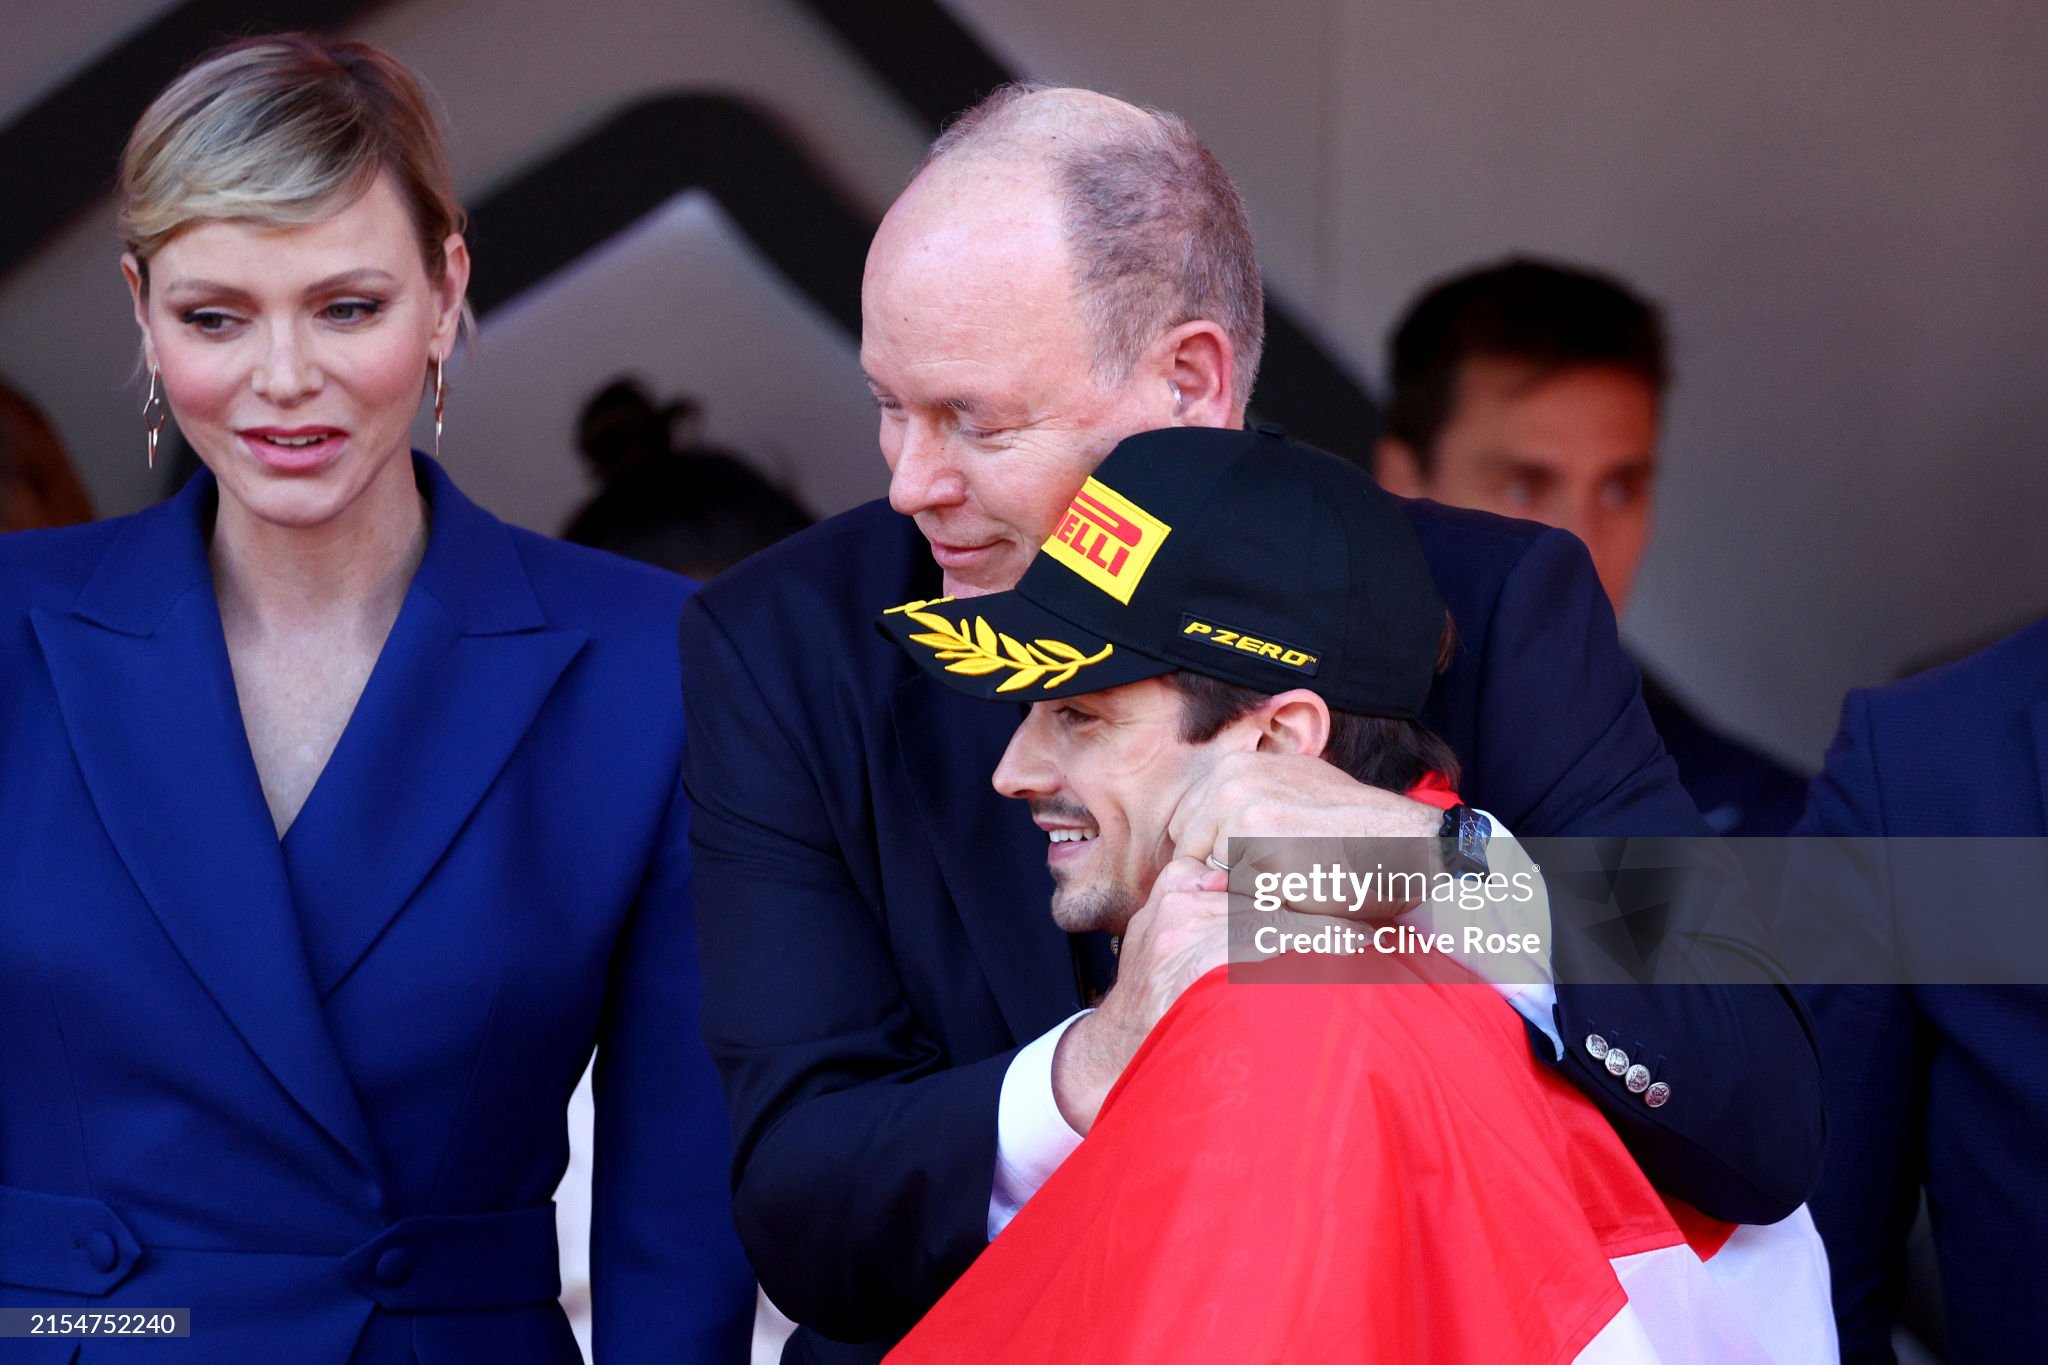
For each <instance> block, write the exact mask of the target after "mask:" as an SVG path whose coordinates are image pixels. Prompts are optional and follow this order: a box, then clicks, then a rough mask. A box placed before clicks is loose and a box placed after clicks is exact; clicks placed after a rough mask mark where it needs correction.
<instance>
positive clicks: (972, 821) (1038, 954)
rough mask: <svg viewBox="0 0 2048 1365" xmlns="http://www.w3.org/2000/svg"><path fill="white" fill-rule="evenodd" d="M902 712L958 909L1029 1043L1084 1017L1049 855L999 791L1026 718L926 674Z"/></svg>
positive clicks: (906, 691) (906, 757)
mask: <svg viewBox="0 0 2048 1365" xmlns="http://www.w3.org/2000/svg"><path fill="white" fill-rule="evenodd" d="M892 711H893V716H894V720H895V725H896V734H897V740H898V744H899V747H900V749H901V752H902V755H903V762H904V765H905V768H906V769H907V773H908V778H909V786H910V789H911V791H912V793H913V794H914V799H915V800H916V803H917V808H918V812H919V814H920V815H921V816H922V817H923V824H924V829H925V833H926V836H927V837H928V838H929V839H930V841H931V846H932V854H933V856H934V857H935V858H936V859H937V860H938V864H939V870H940V872H941V874H942V875H943V876H944V878H945V882H946V888H947V890H949V891H950V892H952V895H953V904H954V905H955V906H956V907H957V908H958V910H959V912H960V917H961V919H962V920H963V921H965V925H966V929H967V936H968V940H969V942H971V943H972V944H973V945H974V951H975V955H976V956H977V957H978V958H979V959H980V961H981V968H982V972H983V974H984V975H986V976H987V978H988V982H989V986H990V988H991V989H992V990H993V991H994V993H995V997H996V1003H997V1005H998V1006H999V1007H1000V1008H1001V1010H1002V1012H1003V1020H1004V1022H1005V1023H1007V1024H1008V1025H1009V1026H1010V1032H1011V1033H1012V1034H1013V1035H1014V1036H1015V1037H1016V1038H1018V1039H1019V1040H1022V1039H1028V1038H1034V1037H1036V1036H1038V1035H1039V1034H1041V1033H1043V1032H1045V1030H1047V1029H1048V1028H1051V1027H1052V1026H1053V1025H1054V1024H1056V1023H1058V1022H1059V1021H1060V1020H1061V1019H1063V1018H1065V1017H1066V1016H1067V1015H1069V1014H1071V1013H1073V1011H1074V1009H1075V1008H1076V999H1077V995H1078V992H1077V990H1076V988H1075V982H1074V962H1073V953H1072V950H1071V948H1070V947H1069V946H1068V943H1067V936H1066V934H1064V933H1062V932H1061V931H1060V929H1059V927H1058V926H1057V925H1055V924H1054V923H1053V922H1052V914H1051V911H1050V909H1049V905H1050V902H1051V898H1052V878H1051V876H1050V875H1049V874H1048V873H1047V872H1046V870H1045V846H1044V840H1043V838H1042V837H1041V836H1040V835H1039V834H1038V831H1037V829H1036V827H1034V826H1033V825H1032V824H1031V823H1030V821H1029V820H1028V819H1027V818H1026V816H1025V813H1024V810H1023V807H1022V806H1021V805H1020V804H1019V803H1018V802H1015V801H1005V800H1004V799H1002V798H1001V797H999V796H997V795H996V794H995V793H994V792H993V791H991V790H990V789H989V776H990V775H991V774H992V773H994V772H995V768H996V762H997V760H999V759H1000V758H1001V757H1002V756H1003V749H1004V747H1005V746H1006V745H1007V744H1008V743H1009V740H1010V735H1011V733H1012V732H1013V731H1014V730H1015V729H1016V728H1017V721H1018V718H1019V710H1018V709H1017V708H1014V707H1008V706H997V705H994V704H992V703H989V702H983V701H976V700H973V699H972V698H968V697H963V696H960V695H959V694H958V693H955V692H952V691H950V690H949V689H947V688H945V687H944V686H942V685H940V684H939V683H937V682H934V681H933V680H932V679H930V678H928V677H926V676H925V675H924V674H922V673H913V674H912V675H911V677H910V678H909V679H908V680H907V681H906V682H904V683H903V684H902V685H901V686H900V687H898V688H897V689H896V692H895V695H894V697H893V698H892Z"/></svg>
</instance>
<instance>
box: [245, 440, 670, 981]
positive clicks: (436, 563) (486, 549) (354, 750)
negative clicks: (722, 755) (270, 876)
mask: <svg viewBox="0 0 2048 1365" xmlns="http://www.w3.org/2000/svg"><path fill="white" fill-rule="evenodd" d="M422 469H423V471H424V473H425V476H426V477H425V479H424V483H425V486H426V487H427V490H428V494H429V499H430V501H431V503H432V508H433V525H432V530H431V533H430V535H429V539H428V543H427V552H426V555H425V557H424V558H423V559H422V560H421V563H420V568H419V572H418V573H417V574H415V575H414V577H413V581H412V585H411V587H410V588H409V589H408V591H407V593H406V598H405V603H404V605H403V607H402V608H401V609H400V611H399V615H398V620H397V622H396V623H395V624H394V625H393V626H392V629H391V636H390V638H389V639H388V640H386V641H385V644H384V649H383V652H382V653H381V654H380V655H379V656H378V659H377V666H376V668H375V670H374V671H373V672H372V673H371V675H370V680H369V682H368V683H367V684H366V685H365V686H364V688H363V695H362V698H361V700H359V701H358V702H357V703H356V709H355V714H354V715H353V716H351V717H350V719H349V723H348V728H347V729H346V730H345V731H343V733H342V737H341V741H340V743H339V744H338V745H337V746H336V747H335V751H334V755H333V757H332V758H330V759H329V760H328V762H327V767H326V768H325V769H324V770H323V771H322V772H321V774H320V780H319V782H318V783H317V784H316V785H315V787H314V788H313V792H312V795H311V796H309V797H308V798H307V800H306V805H305V807H304V809H303V810H301V811H300V813H299V817H298V819H297V820H295V821H293V823H292V827H291V829H290V830H289V831H288V832H287V834H286V836H285V841H284V854H285V863H286V869H287V874H288V876H289V877H290V881H291V887H292V893H293V896H294V897H295V899H296V901H297V903H298V905H299V908H300V918H301V919H302V920H303V921H304V923H305V925H306V952H307V957H308V960H309V962H310V963H311V967H312V974H313V982H314V986H315V988H316V989H317V990H318V992H319V993H320V995H321V996H322V997H323V998H324V997H325V996H326V995H328V994H329V993H331V992H332V991H333V990H334V988H335V987H336V986H337V985H338V984H340V982H341V981H342V979H343V978H344V977H346V976H347V975H348V973H349V972H350V971H351V970H352V969H353V968H354V967H355V965H356V963H357V962H359V961H360V960H361V959H362V957H363V955H364V954H365V953H367V952H368V951H369V950H370V948H371V946H372V945H373V944H374V943H375V942H376V941H377V939H378V938H379V937H380V936H382V934H383V933H384V931H385V930H386V929H387V928H388V927H389V926H390V925H391V923H392V921H393V920H395V919H396V918H397V917H398V915H399V913H400V912H401V911H402V910H404V908H405V906H406V905H407V903H408V902H409V901H410V900H411V898H412V895H413V893H414V891H416V890H417V889H418V888H419V885H420V883H421V882H423V881H425V880H426V878H427V875H428V874H429V873H430V872H432V871H433V869H434V867H435V865H436V864H437V863H439V862H440V860H441V856H442V854H444V853H445V852H446V851H447V849H448V846H449V844H450V843H451V842H453V840H454V838H455V836H456V834H457V833H458V832H459V831H460V830H461V829H462V827H463V825H464V824H465V823H467V821H468V820H469V817H470V814H471V812H472V811H474V810H475V809H476V806H477V803H478V802H480V801H481V800H482V799H483V796H484V793H485V792H486V791H487V790H489V788H490V786H491V783H492V782H493V781H494V780H495V779H496V777H497V775H498V773H499V771H500V770H501V769H502V768H503V767H504V766H505V763H506V760H507V759H509V758H510V757H511V755H512V752H513V750H514V749H515V748H517V747H518V744H519V742H520V740H521V739H522V738H523V737H524V736H525V735H526V732H527V730H528V729H529V728H530V727H531V726H532V724H533V722H534V719H535V717H537V716H538V715H539V713H540V710H541V706H542V704H543V703H544V702H545V701H546V700H547V697H548V694H549V693H550V692H551V691H552V690H553V688H554V686H555V684H556V682H557V681H558V680H559V679H560V678H561V676H562V673H563V671H564V670H565V669H566V668H567V667H568V666H569V662H570V660H571V659H573V658H575V656H576V654H577V653H578V652H579V651H580V650H581V649H582V648H583V646H584V644H585V640H586V637H585V636H584V635H583V634H582V633H581V632H580V631H568V630H549V629H547V628H546V626H547V619H546V616H545V615H544V614H543V612H542V609H541V605H540V603H539V601H538V599H537V598H536V597H535V596H534V592H533V588H532V585H531V583H530V582H529V581H528V579H527V576H526V569H525V565H524V564H523V563H522V562H521V560H520V558H519V556H518V553H517V551H516V549H515V548H514V546H513V544H512V535H511V532H510V531H509V530H508V529H507V528H506V527H505V526H504V524H503V523H501V522H499V521H498V520H496V519H495V518H493V517H491V516H490V515H489V514H488V513H486V512H484V511H483V510H482V509H480V508H479V507H477V506H476V504H474V503H472V502H470V501H469V499H468V498H466V497H464V496H463V495H462V494H461V493H460V492H459V491H458V490H457V489H456V488H455V486H454V485H453V484H452V483H451V482H449V480H448V478H447V476H446V475H445V474H443V473H442V472H441V470H440V468H439V466H437V465H434V464H433V463H432V462H431V461H426V460H424V459H422ZM678 704H679V705H680V703H678Z"/></svg>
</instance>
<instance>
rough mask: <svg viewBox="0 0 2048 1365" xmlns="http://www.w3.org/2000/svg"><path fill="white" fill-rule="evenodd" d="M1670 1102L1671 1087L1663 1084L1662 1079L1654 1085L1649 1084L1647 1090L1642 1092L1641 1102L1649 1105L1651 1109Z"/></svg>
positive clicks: (1661, 1106)
mask: <svg viewBox="0 0 2048 1365" xmlns="http://www.w3.org/2000/svg"><path fill="white" fill-rule="evenodd" d="M1670 1102H1671V1087H1670V1086H1668V1085H1666V1084H1664V1082H1662V1081H1658V1082H1657V1083H1656V1084H1655V1085H1653V1086H1651V1087H1650V1088H1649V1089H1648V1090H1646V1091H1644V1092H1643V1103H1644V1104H1647V1105H1649V1106H1650V1107H1651V1108H1652V1109H1662V1108H1663V1107H1664V1106H1665V1105H1667V1104H1669V1103H1670Z"/></svg>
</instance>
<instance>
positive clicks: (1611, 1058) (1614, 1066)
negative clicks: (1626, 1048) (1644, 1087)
mask: <svg viewBox="0 0 2048 1365" xmlns="http://www.w3.org/2000/svg"><path fill="white" fill-rule="evenodd" d="M1626 1070H1628V1054H1627V1053H1626V1052H1623V1051H1622V1050H1621V1049H1620V1048H1618V1047H1615V1048H1609V1049H1608V1050H1607V1074H1608V1075H1610V1076H1619V1075H1620V1074H1621V1073H1622V1072H1624V1071H1626Z"/></svg>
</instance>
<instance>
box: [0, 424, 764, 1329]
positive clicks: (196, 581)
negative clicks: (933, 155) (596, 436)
mask: <svg viewBox="0 0 2048 1365" xmlns="http://www.w3.org/2000/svg"><path fill="white" fill-rule="evenodd" d="M415 458H416V460H417V472H418V477H419V479H420V482H421V486H422V488H423V489H424V491H425V492H426V493H427V495H428V498H429V500H430V503H431V509H432V510H431V532H430V538H429V541H428V545H427V549H426V553H425V557H424V559H423V561H422V563H421V564H420V567H419V571H418V574H417V575H416V576H415V578H414V579H413V582H412V585H411V588H410V589H409V590H408V592H407V594H406V597H405V601H404V605H403V608H402V609H401V611H400V612H399V615H398V620H397V623H396V625H395V626H394V627H393V628H392V631H391V635H390V638H389V640H388V641H387V642H386V644H385V646H384V650H383V653H382V655H381V656H380V657H379V658H378V660H377V664H376V669H375V671H374V673H373V674H372V675H371V677H370V680H369V683H368V685H367V686H366V687H365V688H364V690H363V694H362V697H361V700H360V701H359V702H358V703H357V706H356V710H355V713H354V715H353V716H352V717H351V719H350V721H349V724H348V728H347V730H346V732H345V733H344V734H343V735H342V738H341V742H340V744H339V746H338V747H337V748H336V749H335V752H334V756H333V758H332V759H331V760H330V761H329V763H328V765H327V767H326V769H325V771H324V772H322V774H321V775H320V779H319V783H318V785H317V786H316V787H315V788H314V790H313V792H312V795H311V796H310V798H309V799H308V800H307V802H306V804H305V807H304V809H303V811H302V812H301V813H300V815H299V817H298V819H297V820H296V821H295V822H294V823H293V825H292V826H291V828H290V830H289V831H288V833H287V834H286V837H285V838H284V839H283V840H282V841H280V840H279V839H278V837H277V834H276V831H275V829H274V827H273V825H272V823H271V819H270V815H269V812H268V810H267V809H266V807H265V805H264V801H263V794H262V791H261V789H260V787H259V785H258V781H257V775H256V769H255V765H254V763H253V762H252V760H251V758H250V754H249V746H248V742H247V739H246V736H245V733H244V730H243V726H242V719H241V714H240V711H239V709H238V707H237V704H236V697H235V684H234V679H233V677H232V675H231V674H230V671H229V665H228V656H227V651H226V647H225V645H224V643H223V639H222V634H221V625H220V617H219V613H218V611H217V609H216V605H215V599H214V594H213V590H212V587H213V585H212V578H211V574H210V571H209V569H208V564H207V557H206V549H205V543H204V536H205V531H206V528H207V527H208V526H209V525H210V523H211V519H212V509H213V507H214V505H215V500H216V488H215V485H214V482H213V480H212V478H211V477H210V476H209V475H205V474H201V475H200V476H198V477H196V478H194V479H193V480H192V481H191V483H190V484H189V485H188V486H187V487H186V489H185V490H184V491H183V492H182V493H181V494H179V495H178V496H177V497H176V498H175V499H173V500H172V501H170V502H168V503H166V504H164V505H161V506H159V507H156V508H154V509H152V510H150V511H147V512H143V513H141V514H139V515H136V516H132V517H126V518H123V519H120V520H117V521H110V522H102V523H99V524H97V525H92V526H84V527H76V528H71V529H66V530H61V531H50V532H37V533H26V534H21V535H14V536H7V537H4V538H0V812H4V817H0V1305H5V1306H16V1307H19V1306H57V1305H64V1306H70V1307H76V1308H88V1309H115V1308H120V1307H122V1306H146V1307H156V1308H166V1307H175V1308H190V1309H192V1310H193V1327H192V1336H191V1338H190V1339H189V1340H184V1341H166V1342H161V1343H156V1344H154V1345H152V1344H150V1343H146V1342H134V1341H124V1342H122V1343H121V1344H120V1345H119V1346H116V1347H114V1348H112V1350H113V1353H114V1354H118V1355H120V1356H121V1357H122V1358H123V1359H124V1360H125V1359H130V1358H132V1359H134V1360H136V1361H147V1360H157V1359H164V1360H172V1359H175V1360H179V1361H190V1362H196V1361H208V1362H213V1361H219V1362H236V1363H237V1365H241V1363H242V1362H248V1361H259V1360H265V1361H284V1360H291V1361H309V1362H311V1361H350V1360H354V1361H360V1362H386V1361H389V1362H400V1361H404V1362H411V1361H414V1360H415V1359H417V1360H418V1361H421V1362H425V1365H444V1363H448V1365H452V1363H453V1362H464V1363H465V1365H466V1363H467V1362H475V1361H492V1362H499V1363H502V1362H513V1363H515V1365H516V1363H518V1362H548V1363H549V1365H569V1362H574V1361H576V1360H578V1355H577V1349H576V1345H575V1341H574V1339H573V1338H572V1336H571V1335H570V1332H569V1326H568V1322H567V1319H566V1318H565V1317H564V1316H563V1314H562V1312H561V1310H560V1308H559V1307H558V1306H557V1304H556V1303H555V1301H554V1300H555V1296H556V1295H557V1293H558V1292H559V1284H558V1275H557V1268H556V1267H557V1261H556V1255H557V1253H556V1248H555V1223H554V1219H555V1215H554V1210H553V1206H552V1204H551V1202H550V1197H551V1195H552V1194H553V1191H554V1188H555V1186H556V1184H557V1182H558V1181H559V1180H560V1178H561V1175H562V1171H563V1167H564V1165H565V1163H566V1161H567V1157H568V1139H567V1136H566V1127H565V1122H564V1109H565V1105H566V1102H567V1100H568V1097H569V1093H570V1091H571V1089H572V1088H573V1087H574V1086H575V1084H576V1080H577V1076H578V1073H579V1072H580V1071H581V1070H582V1068H583V1066H584V1063H585V1062H586V1061H587V1060H588V1058H589V1056H590V1052H591V1047H592V1045H593V1043H595V1044H597V1045H598V1047H599V1051H598V1077H597V1096H598V1101H597V1102H598V1123H597V1132H598V1152H597V1165H596V1170H597V1186H596V1191H595V1207H596V1227H595V1233H594V1242H593V1249H592V1262H593V1279H594V1286H595V1292H596V1296H597V1297H596V1327H595V1331H596V1343H597V1349H598V1351H599V1353H600V1359H607V1360H612V1361H621V1360H663V1361H671V1360H690V1361H711V1360H740V1359H743V1358H744V1353H745V1349H746V1339H747V1334H748V1328H749V1324H750V1322H751V1317H752V1302H753V1287H752V1277H751V1274H750V1273H749V1272H748V1270H747V1269H746V1266H745V1264H744V1261H743V1259H742V1257H741V1254H740V1252H739V1248H738V1244H737V1241H736V1239H735V1237H734V1235H733V1232H732V1229H731V1221H730V1212H729V1205H728V1200H727V1196H726V1191H725V1163H726V1145H725V1135H724V1123H725V1119H724V1111H723V1107H722V1104H721V1102H720V1100H719V1098H718V1095H717V1092H716V1089H715V1084H716V1083H715V1079H714V1077H713V1074H712V1071H711V1068H710V1064H709V1062H708V1060H707V1059H706V1057H705V1055H704V1053H703V1050H702V1047H701V1045H700V1044H699V1042H698V1040H697V1028H696V1013H697V1002H698V998H699V992H700V985H699V977H698V970H697V962H696V954H695V945H694V942H693V937H692V929H691V908H690V857H689V851H688V846H687V844H688V833H687V820H686V818H685V806H684V804H683V801H682V797H681V793H680V788H679V782H678V774H679V764H680V753H681V747H682V737H683V736H682V719H681V714H680V708H679V706H678V704H677V688H678V682H679V680H678V677H677V663H676V657H675V649H674V638H675V636H674V630H675V620H676V617H677V614H678V613H679V612H680V610H681V608H682V605H683V600H684V598H685V597H686V596H687V594H688V593H689V591H690V585H689V584H688V583H687V582H686V581H685V580H682V579H678V578H674V577H671V576H669V575H666V574H661V573H657V572H655V571H653V570H650V569H644V568H641V567H640V566H638V565H633V564H628V563H626V562H624V561H622V560H619V559H615V558H612V557H610V556H608V555H602V554H598V553H596V552H594V551H589V550H584V549H580V548H578V547H575V546H569V545H561V544H557V543H555V542H553V541H549V540H545V539H543V538H541V537H539V536H535V535H530V534H528V533H526V532H524V531H518V530H514V529H512V528H510V527H507V526H506V525H504V524H503V523H501V522H499V521H498V520H497V519H495V518H494V517H492V516H490V515H489V514H488V513H486V512H484V511H483V510H481V509H480V508H478V507H477V506H476V505H475V504H473V503H471V502H470V501H469V500H468V499H467V498H465V497H463V495H462V494H461V493H460V492H458V491H457V490H456V488H455V486H454V485H453V484H452V483H450V482H449V480H448V477H447V476H446V475H445V474H444V473H443V472H442V471H441V470H440V468H439V467H438V466H437V465H435V464H434V463H433V462H432V461H430V460H427V459H426V458H425V457H415ZM76 1347H77V1343H76V1342H73V1341H60V1340H55V1339H45V1340H42V1341H40V1342H26V1343H25V1342H22V1341H11V1342H8V1343H6V1344H5V1349H4V1350H0V1354H4V1355H5V1356H6V1358H7V1359H9V1360H14V1359H27V1360H35V1361H61V1360H68V1359H70V1358H71V1355H72V1352H73V1351H74V1349H76ZM24 1349H25V1350H26V1352H27V1353H26V1354H23V1352H24ZM101 1349H103V1348H101V1347H98V1346H90V1347H87V1348H86V1351H85V1354H86V1355H87V1356H89V1357H92V1358H95V1359H97V1358H98V1357H97V1355H96V1354H95V1353H96V1352H98V1351H99V1350H101Z"/></svg>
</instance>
